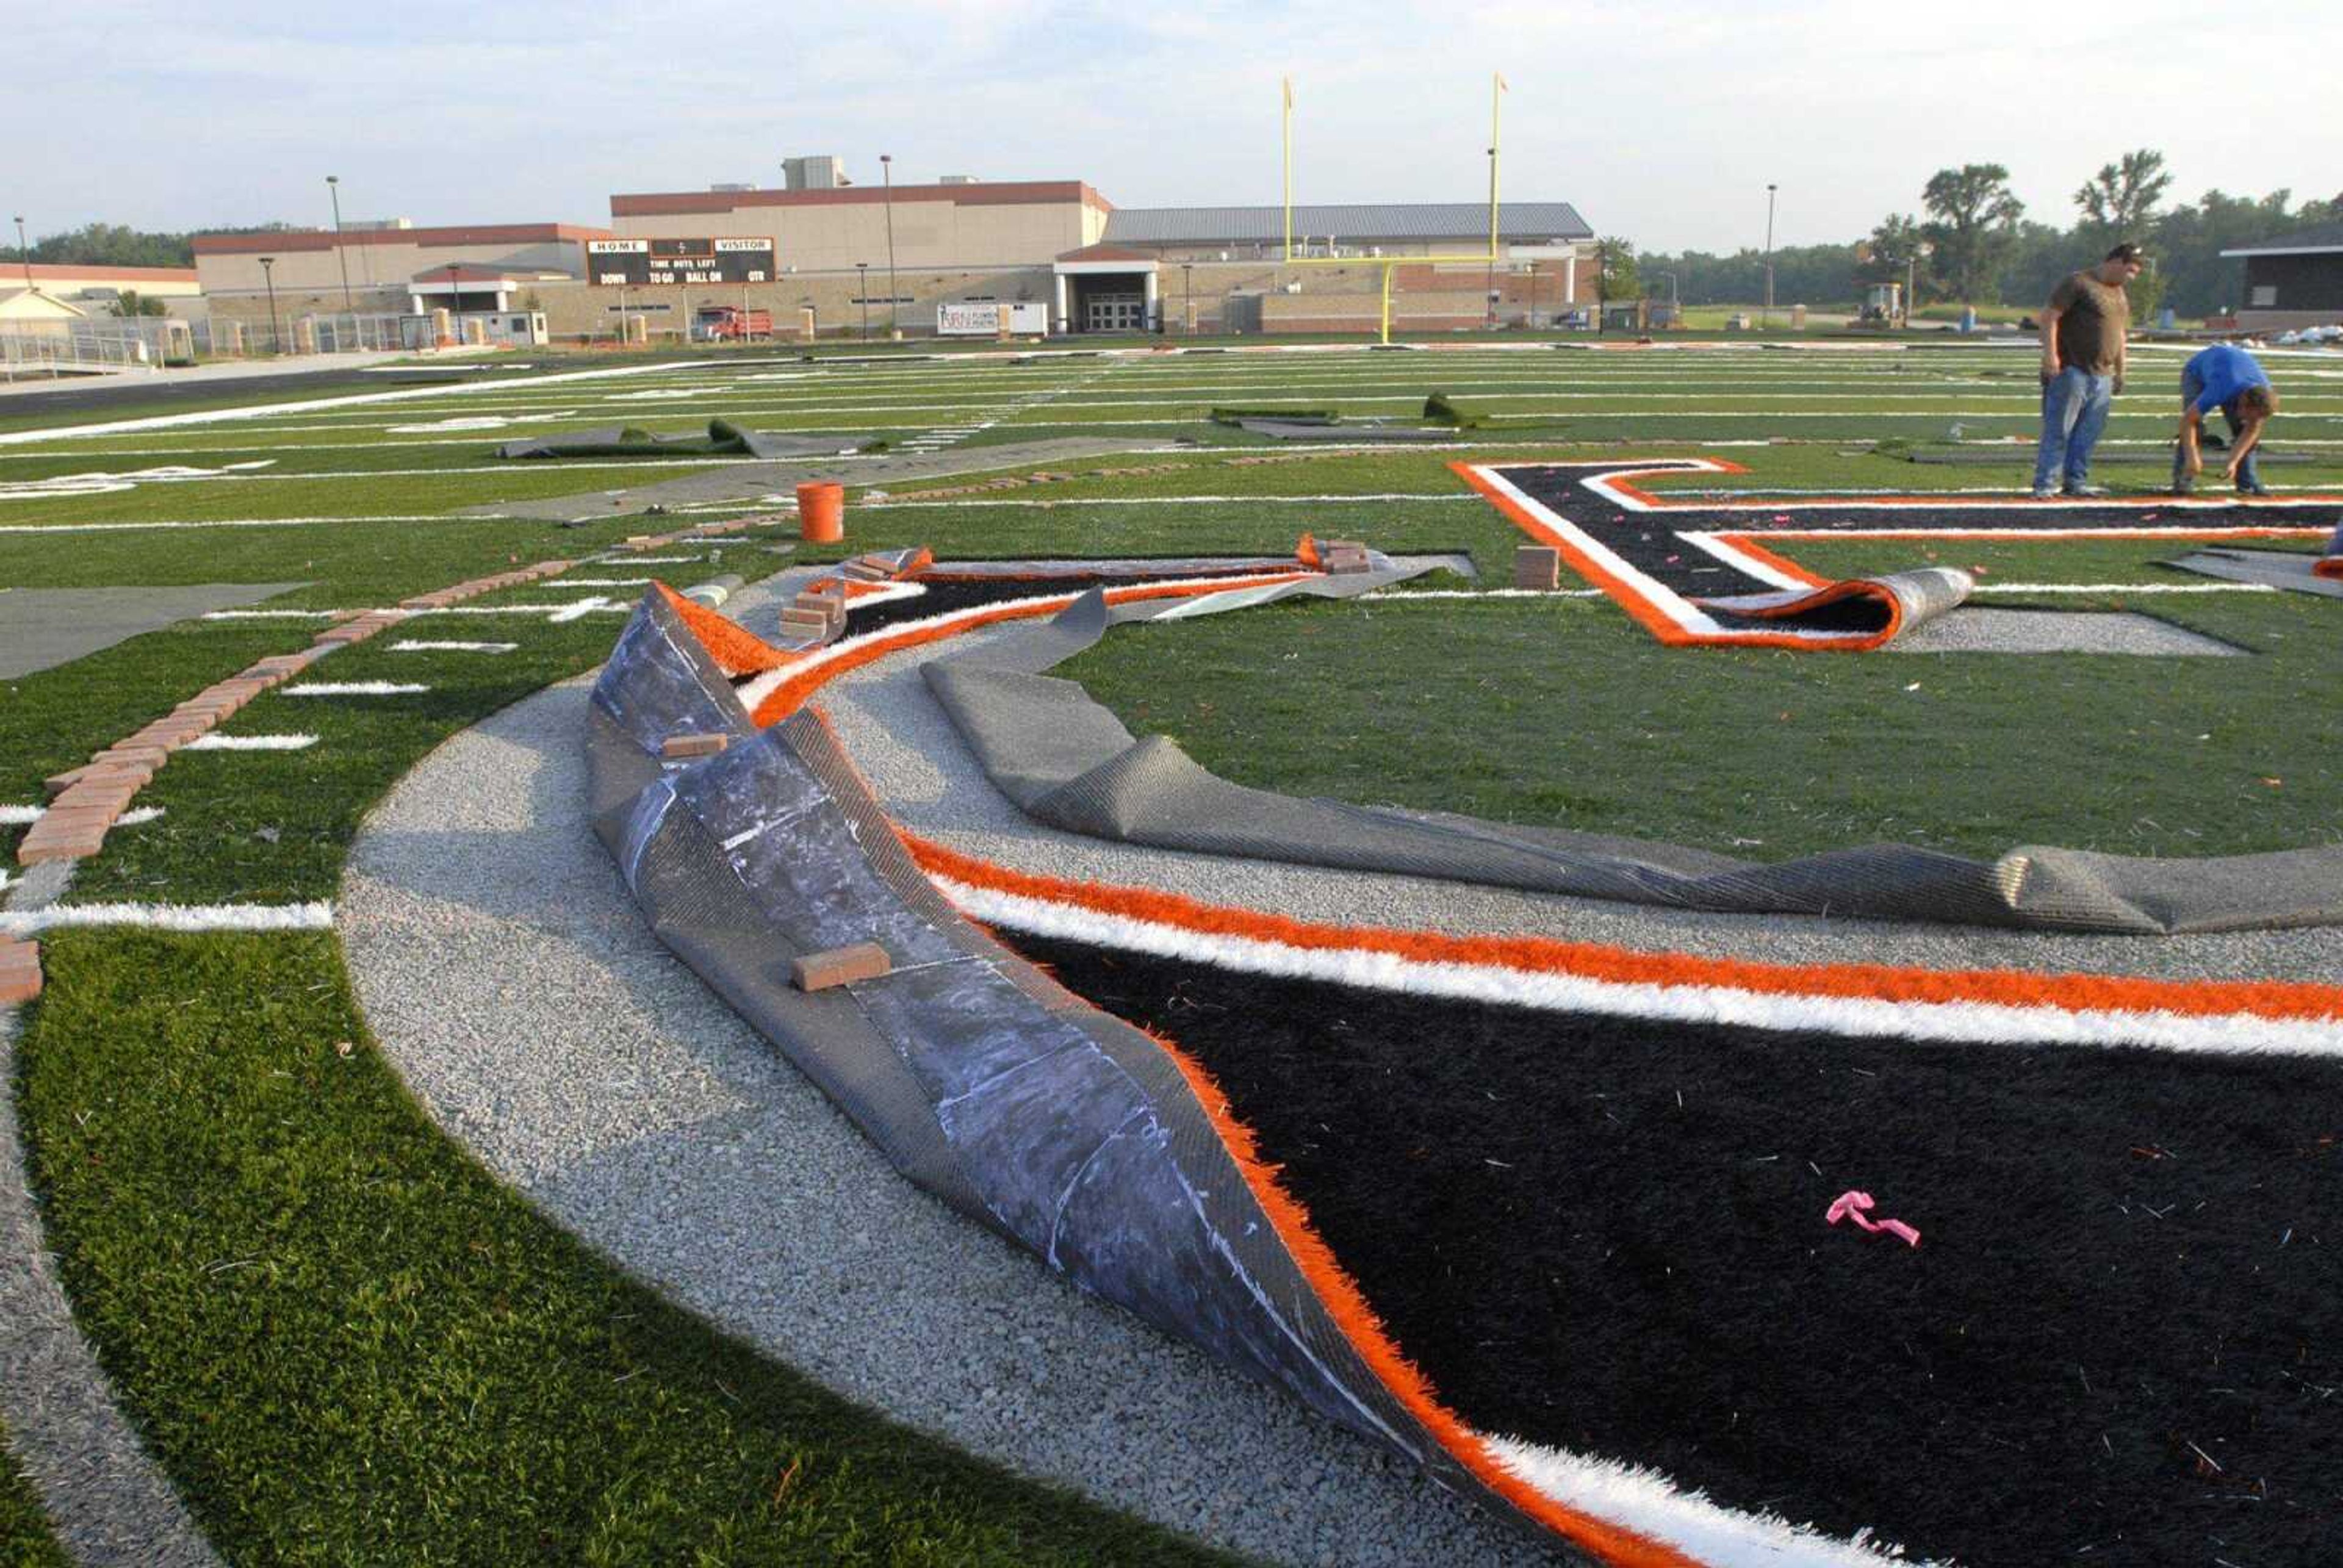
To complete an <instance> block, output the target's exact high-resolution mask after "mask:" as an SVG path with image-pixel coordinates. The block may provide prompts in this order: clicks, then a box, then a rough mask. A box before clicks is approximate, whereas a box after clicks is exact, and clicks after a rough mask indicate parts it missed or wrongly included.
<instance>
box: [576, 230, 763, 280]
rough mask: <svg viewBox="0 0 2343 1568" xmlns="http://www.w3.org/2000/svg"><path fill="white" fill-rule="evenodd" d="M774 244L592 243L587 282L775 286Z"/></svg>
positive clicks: (725, 241) (589, 244)
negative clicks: (771, 283) (769, 284)
mask: <svg viewBox="0 0 2343 1568" xmlns="http://www.w3.org/2000/svg"><path fill="white" fill-rule="evenodd" d="M773 256H774V245H773V242H772V241H771V240H770V239H589V240H588V241H587V242H586V281H587V282H588V283H593V284H618V285H619V286H633V287H640V286H645V285H649V284H654V283H770V282H771V281H772V280H773V278H774V276H775V275H776V274H777V273H778V272H779V268H777V267H776V266H774V265H773Z"/></svg>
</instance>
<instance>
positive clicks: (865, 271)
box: [854, 261, 870, 343]
mask: <svg viewBox="0 0 2343 1568" xmlns="http://www.w3.org/2000/svg"><path fill="white" fill-rule="evenodd" d="M854 278H855V292H856V293H858V294H860V296H861V297H862V341H863V342H865V343H868V342H870V263H869V262H867V261H858V262H856V263H855V264H854Z"/></svg>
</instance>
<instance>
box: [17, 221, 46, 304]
mask: <svg viewBox="0 0 2343 1568" xmlns="http://www.w3.org/2000/svg"><path fill="white" fill-rule="evenodd" d="M16 259H17V260H18V261H21V262H23V263H24V264H25V288H26V289H27V290H29V291H30V292H32V293H34V294H38V293H40V292H41V288H40V285H38V284H36V283H35V282H34V281H33V247H32V246H29V245H27V244H25V215H24V214H23V213H18V214H17V215H16Z"/></svg>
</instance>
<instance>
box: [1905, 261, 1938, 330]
mask: <svg viewBox="0 0 2343 1568" xmlns="http://www.w3.org/2000/svg"><path fill="white" fill-rule="evenodd" d="M1934 255H1936V246H1933V245H1931V244H1929V243H1928V242H1927V241H1926V240H1925V239H1924V240H1922V241H1921V242H1920V243H1919V244H1918V245H1916V246H1913V247H1912V250H1911V254H1909V255H1908V256H1905V258H1904V330H1905V331H1906V332H1909V331H1911V330H1912V305H1913V302H1914V301H1915V300H1916V298H1917V297H1919V280H1920V262H1921V260H1922V258H1923V257H1926V256H1934Z"/></svg>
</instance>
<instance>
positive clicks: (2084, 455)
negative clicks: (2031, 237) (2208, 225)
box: [2034, 245, 2140, 501]
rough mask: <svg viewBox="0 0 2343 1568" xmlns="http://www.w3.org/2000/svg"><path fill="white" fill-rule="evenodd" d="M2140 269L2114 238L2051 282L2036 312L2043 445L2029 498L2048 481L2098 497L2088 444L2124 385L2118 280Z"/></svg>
mask: <svg viewBox="0 0 2343 1568" xmlns="http://www.w3.org/2000/svg"><path fill="white" fill-rule="evenodd" d="M2139 272H2140V252H2139V246H2136V245H2119V246H2116V247H2115V249H2113V250H2111V251H2109V252H2107V259H2106V260H2105V261H2102V262H2101V263H2099V265H2098V266H2094V267H2091V268H2089V269H2088V270H2087V271H2083V272H2078V273H2076V274H2075V275H2074V276H2071V277H2069V278H2067V279H2066V282H2064V283H2062V284H2060V285H2059V286H2057V287H2056V288H2055V289H2053V290H2052V291H2051V294H2050V304H2049V306H2048V307H2046V309H2044V311H2043V312H2042V449H2041V451H2040V452H2039V453H2038V454H2037V455H2036V457H2035V459H2034V498H2035V499H2036V500H2037V501H2044V500H2047V499H2049V498H2050V494H2051V488H2052V487H2053V486H2056V487H2057V489H2058V492H2059V493H2060V494H2062V495H2068V496H2103V495H2105V494H2107V492H2106V491H2105V490H2100V489H2095V488H2093V487H2092V485H2091V448H2092V447H2096V446H2097V445H2098V444H2099V432H2101V431H2102V430H2105V429H2106V428H2107V405H2108V403H2109V402H2110V401H2112V400H2113V399H2114V397H2115V395H2116V394H2117V393H2118V392H2120V391H2122V390H2123V381H2124V353H2125V340H2124V335H2125V333H2126V332H2127V331H2128V330H2129V328H2130V327H2131V297H2130V296H2129V295H2127V294H2126V293H2125V292H2124V285H2125V284H2127V283H2129V282H2130V281H2131V280H2132V279H2133V278H2135V277H2137V276H2139Z"/></svg>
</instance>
